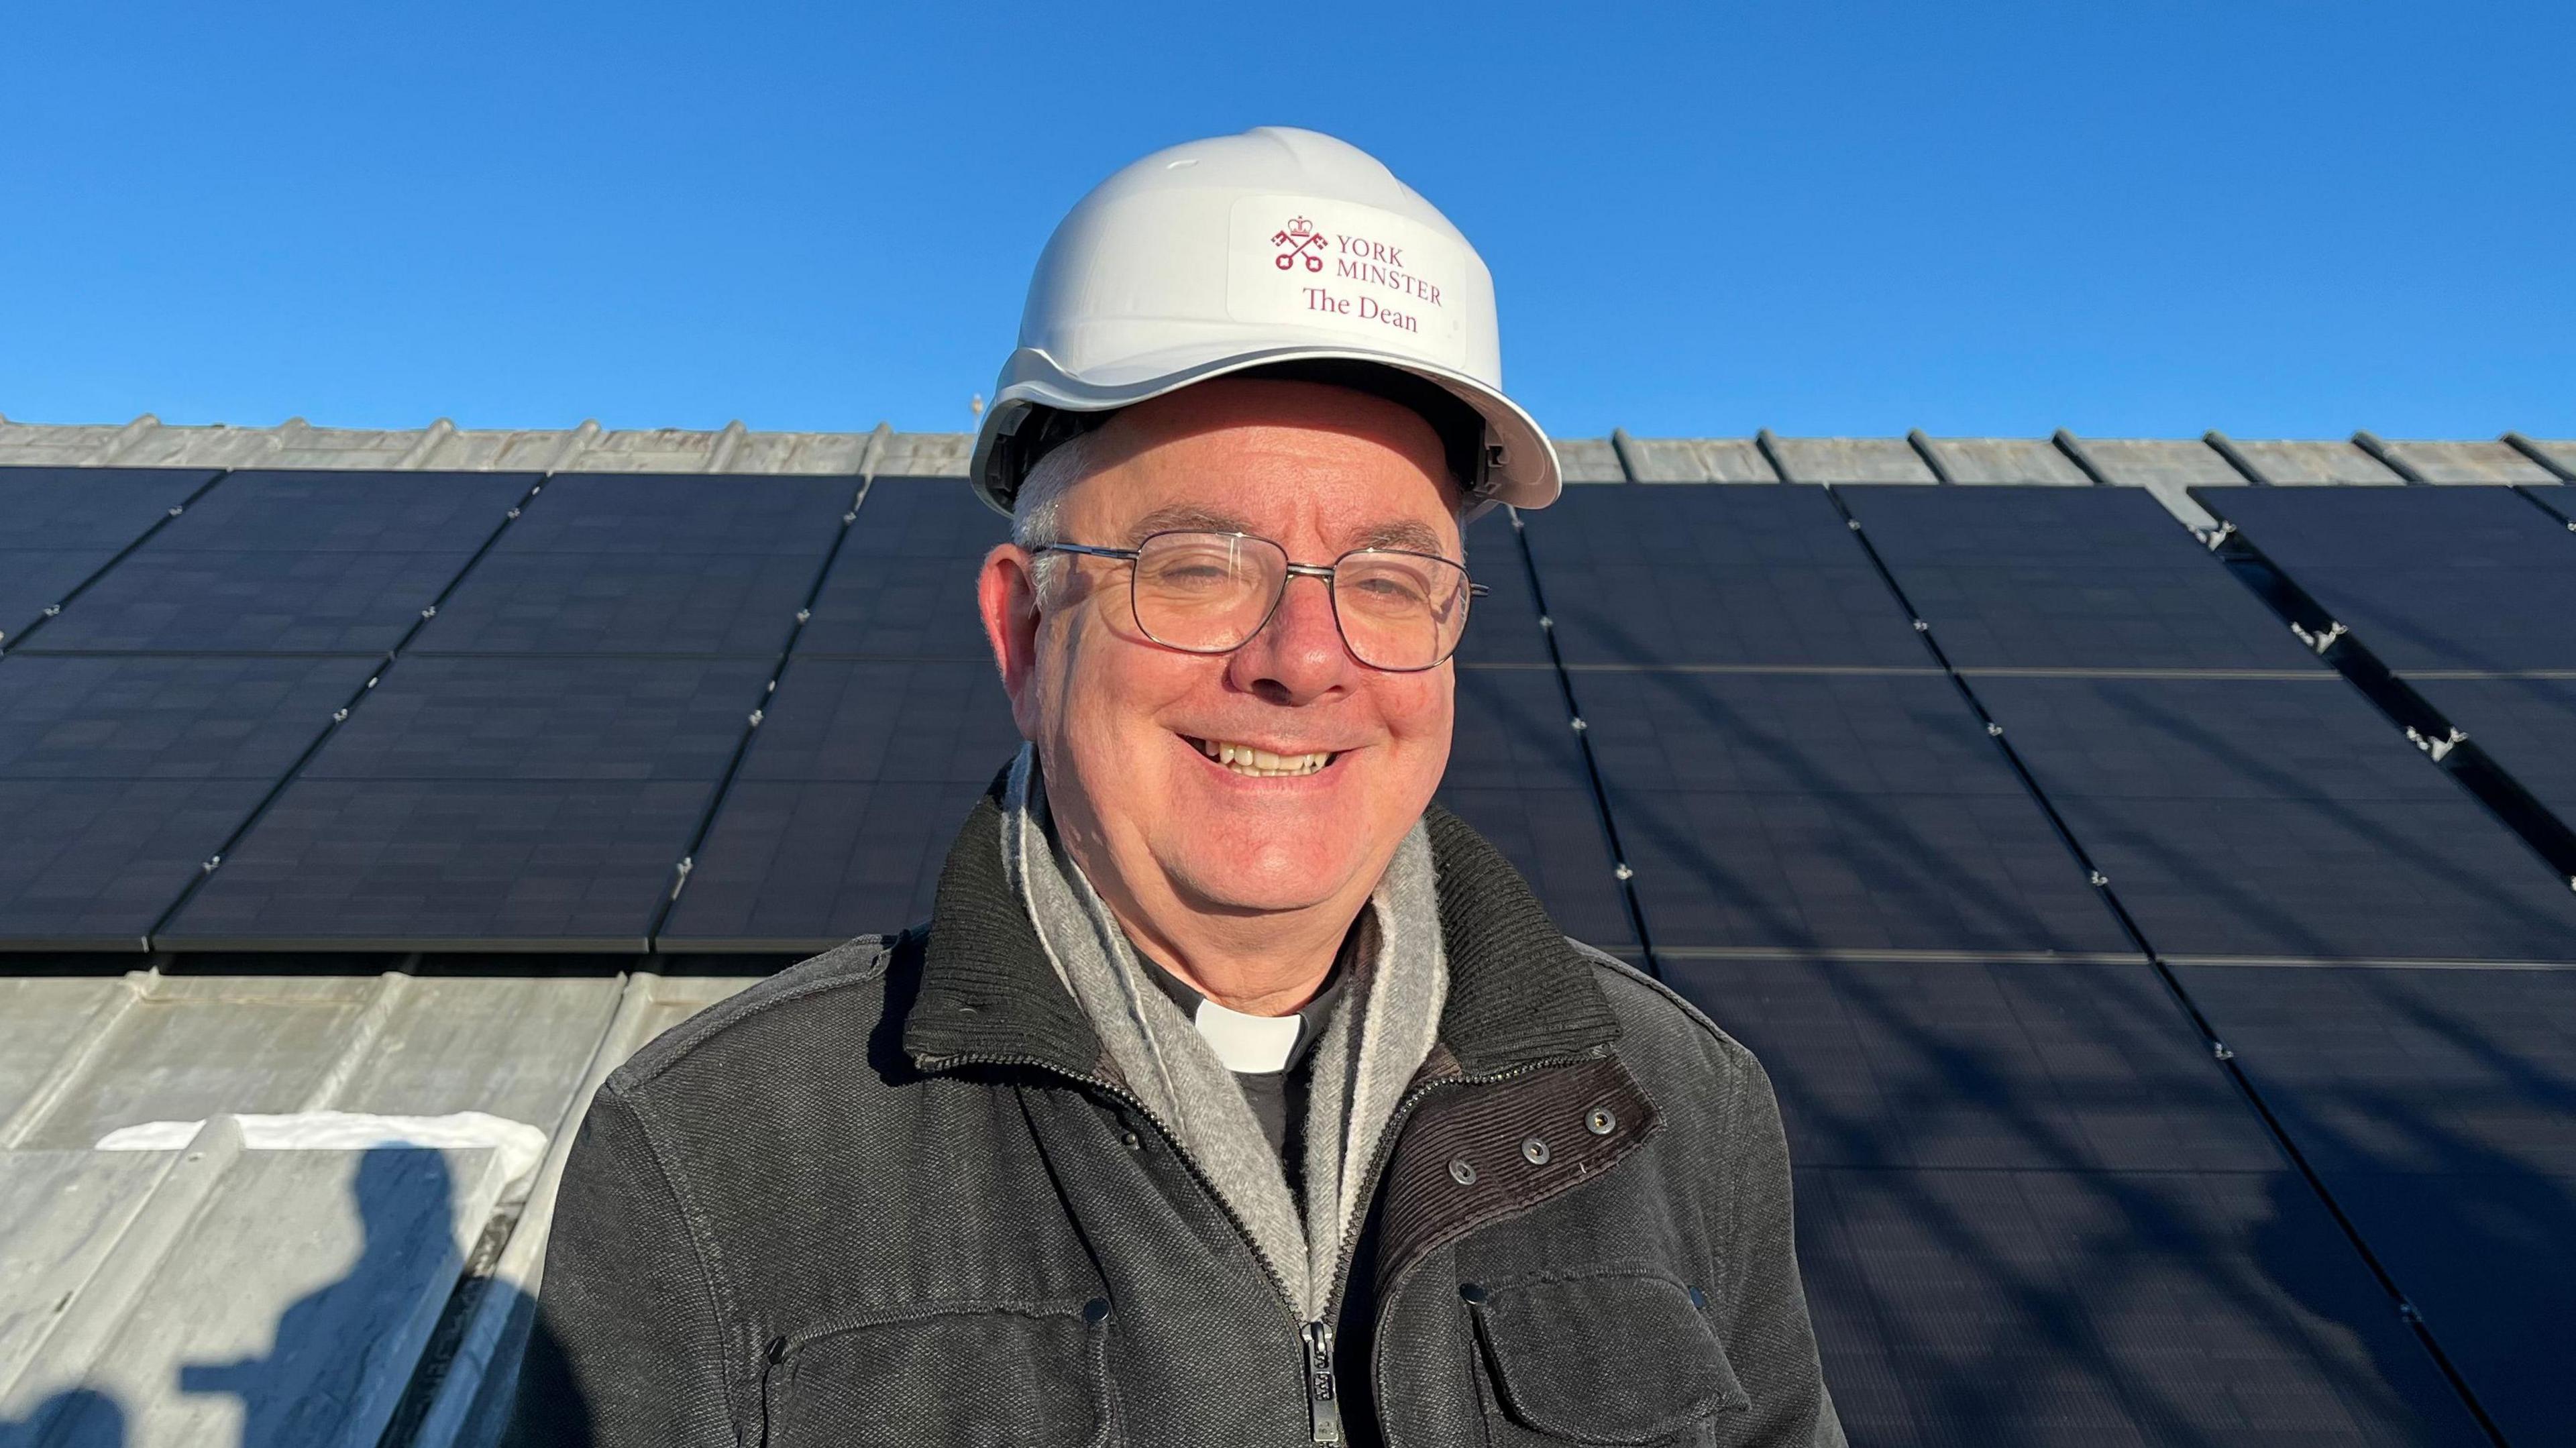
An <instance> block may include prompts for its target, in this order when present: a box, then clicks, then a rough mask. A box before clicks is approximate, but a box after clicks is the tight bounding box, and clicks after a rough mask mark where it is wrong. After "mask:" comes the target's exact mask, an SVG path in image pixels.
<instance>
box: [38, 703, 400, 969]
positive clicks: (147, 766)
mask: <svg viewBox="0 0 2576 1448" xmlns="http://www.w3.org/2000/svg"><path fill="white" fill-rule="evenodd" d="M370 667H371V665H370V663H369V661H367V660H364V659H294V658H289V659H263V658H196V659H173V658H95V657H85V658H62V657H53V656H48V655H43V654H33V653H27V654H16V655H12V656H11V657H9V658H8V659H7V660H5V661H0V819H6V820H8V821H9V824H10V828H9V829H8V831H7V832H6V834H5V836H0V944H7V945H14V946H15V948H19V949H43V948H81V947H108V948H116V947H129V946H138V945H139V944H140V942H141V941H142V939H143V937H144V936H145V935H146V934H147V933H148V932H149V931H150V930H151V929H152V926H153V924H154V922H156V921H157V920H159V919H160V917H161V914H162V912H163V911H164V910H166V909H168V908H169V906H170V904H171V903H172V902H173V901H175V900H177V899H178V897H179V894H180V892H181V891H182V890H183V889H185V888H186V887H187V885H188V883H189V882H190V881H191V880H194V879H195V878H196V876H197V872H198V867H199V865H201V864H202V863H203V862H204V861H205V860H206V858H207V857H208V856H210V855H213V854H214V853H215V852H216V851H218V850H220V849H221V848H222V847H223V844H224V841H225V840H227V839H229V838H230V837H231V835H232V833H233V831H234V830H235V829H237V828H238V827H239V826H240V824H241V822H242V821H243V820H244V819H246V818H248V817H249V815H250V812H251V811H252V809H253V808H255V807H256V806H257V804H258V803H259V801H260V799H261V798H262V797H264V796H265V795H266V794H267V793H268V791H269V789H270V787H271V785H272V784H273V782H274V781H275V780H276V779H277V778H279V777H280V776H281V775H283V774H284V773H285V772H286V771H287V769H288V768H290V767H291V766H292V765H293V764H294V762H295V761H296V759H297V758H298V757H299V756H301V755H302V754H303V752H304V750H305V749H306V747H307V746H309V745H310V744H311V743H312V742H313V740H314V738H315V737H316V736H318V735H319V734H320V733H321V732H322V731H323V729H325V728H326V727H328V725H329V722H330V716H331V712H332V711H333V710H335V709H337V708H339V707H340V705H341V704H342V703H343V702H345V701H346V700H347V699H348V698H349V696H350V695H351V694H352V693H353V692H355V691H356V690H357V688H358V686H359V685H360V684H361V683H362V682H363V681H364V680H365V678H366V676H367V673H368V670H369V668H370Z"/></svg>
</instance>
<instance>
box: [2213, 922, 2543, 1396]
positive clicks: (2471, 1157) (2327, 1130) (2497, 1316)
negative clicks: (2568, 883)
mask: <svg viewBox="0 0 2576 1448" xmlns="http://www.w3.org/2000/svg"><path fill="white" fill-rule="evenodd" d="M2182 979H2183V981H2184V983H2185V985H2186V987H2187V988H2188V989H2189V990H2190V991H2191V993H2192V996H2193V998H2194V999H2195V1000H2197V1001H2198V1002H2199V1003H2200V1004H2201V1007H2202V1009H2203V1010H2204V1011H2206V1012H2207V1013H2208V1015H2209V1018H2210V1020H2211V1022H2212V1024H2213V1026H2214V1027H2215V1028H2216V1029H2217V1030H2218V1031H2219V1032H2220V1033H2221V1034H2222V1035H2223V1037H2224V1039H2225V1040H2226V1041H2227V1042H2228V1044H2229V1045H2230V1046H2231V1047H2232V1048H2233V1049H2234V1050H2235V1051H2236V1054H2237V1060H2238V1062H2239V1064H2240V1065H2241V1066H2242V1067H2243V1069H2244V1070H2245V1071H2246V1072H2247V1074H2248V1075H2249V1076H2250V1077H2251V1078H2252V1079H2253V1081H2254V1083H2255V1085H2256V1086H2257V1087H2258V1089H2260V1090H2261V1091H2262V1092H2263V1096H2264V1100H2265V1101H2266V1102H2267V1103H2268V1104H2269V1105H2270V1106H2271V1108H2272V1110H2273V1111H2274V1112H2275V1113H2276V1114H2277V1115H2278V1116H2279V1117H2280V1119H2281V1121H2282V1124H2283V1126H2284V1127H2285V1128H2286V1129H2287V1130H2288V1132H2289V1134H2290V1137H2291V1139H2292V1140H2294V1141H2296V1142H2297V1143H2298V1144H2299V1148H2300V1150H2301V1151H2302V1152H2303V1153H2304V1154H2305V1155H2306V1156H2307V1158H2308V1160H2309V1161H2310V1162H2311V1163H2312V1164H2313V1165H2314V1166H2315V1167H2316V1169H2317V1170H2318V1171H2319V1172H2320V1173H2321V1174H2322V1175H2323V1176H2324V1178H2325V1180H2326V1183H2327V1185H2328V1187H2329V1189H2331V1190H2332V1191H2333V1192H2334V1194H2335V1197H2336V1200H2337V1201H2338V1202H2339V1203H2340V1204H2341V1205H2342V1206H2343V1208H2344V1210H2345V1211H2346V1212H2347V1213H2348V1214H2350V1215H2351V1217H2352V1219H2353V1221H2354V1223H2355V1224H2356V1225H2357V1226H2358V1227H2359V1229H2360V1231H2361V1233H2362V1235H2363V1237H2364V1239H2365V1240H2367V1241H2368V1242H2369V1243H2370V1244H2371V1248H2372V1250H2373V1251H2374V1252H2375V1253H2376V1254H2377V1255H2378V1256H2379V1258H2380V1260H2381V1261H2382V1262H2383V1263H2385V1264H2386V1266H2387V1268H2388V1270H2389V1272H2390V1274H2391V1275H2392V1276H2393V1277H2394V1278H2395V1279H2396V1281H2397V1284H2398V1286H2399V1287H2400V1288H2401V1289H2403V1290H2404V1291H2405V1293H2406V1294H2407V1296H2408V1297H2409V1298H2410V1299H2411V1300H2412V1301H2413V1302H2414V1303H2415V1305H2416V1306H2417V1307H2418V1308H2419V1309H2421V1311H2422V1312H2423V1314H2424V1320H2425V1323H2426V1325H2427V1327H2428V1328H2429V1329H2430V1330H2431V1332H2432V1334H2433V1337H2434V1339H2435V1340H2436V1341H2438V1342H2439V1343H2441V1345H2442V1348H2443V1351H2444V1352H2445V1353H2446V1354H2448V1355H2449V1357H2450V1358H2451V1360H2452V1362H2453V1363H2454V1364H2455V1365H2457V1367H2458V1368H2459V1370H2460V1373H2461V1375H2462V1376H2463V1377H2464V1378H2466V1379H2467V1381H2468V1384H2469V1386H2470V1388H2471V1389H2472V1390H2473V1391H2475V1392H2476V1394H2477V1395H2478V1399H2479V1401H2480V1402H2481V1403H2482V1404H2483V1405H2484V1406H2485V1407H2486V1409H2487V1411H2488V1412H2489V1413H2490V1414H2492V1415H2493V1416H2494V1417H2495V1419H2496V1422H2497V1425H2498V1426H2499V1427H2500V1428H2501V1429H2502V1430H2503V1432H2504V1435H2505V1437H2506V1438H2507V1439H2508V1440H2510V1441H2512V1442H2516V1443H2562V1442H2568V1441H2571V1439H2576V1398H2571V1397H2570V1396H2569V1395H2568V1394H2567V1392H2566V1391H2565V1385H2564V1378H2565V1366H2566V1363H2567V1362H2568V1360H2569V1358H2570V1356H2571V1354H2576V1327H2571V1326H2570V1323H2569V1319H2568V1315H2567V1310H2566V1305H2567V1303H2568V1302H2570V1301H2571V1300H2576V1260H2571V1259H2570V1257H2569V1256H2568V1253H2567V1251H2566V1244H2567V1242H2568V1241H2570V1240H2571V1239H2576V1024H2571V1023H2576V973H2570V972H2566V971H2535V970H2461V969H2450V970H2406V969H2277V968H2276V969H2261V968H2246V967H2235V968H2226V967H2218V968H2211V967H2202V968H2191V969H2186V970H2184V971H2183V972H2182Z"/></svg>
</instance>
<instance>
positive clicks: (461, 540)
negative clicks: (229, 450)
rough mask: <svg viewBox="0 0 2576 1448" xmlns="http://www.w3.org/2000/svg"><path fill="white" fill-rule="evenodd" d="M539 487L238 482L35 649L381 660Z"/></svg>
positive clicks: (105, 579)
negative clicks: (348, 656)
mask: <svg viewBox="0 0 2576 1448" xmlns="http://www.w3.org/2000/svg"><path fill="white" fill-rule="evenodd" d="M534 481H535V478H534V476H533V475H531V474H522V473H362V472H331V471H323V472H236V473H230V474H227V475H226V476H225V477H224V478H223V480H222V481H220V482H218V483H216V484H215V485H214V486H213V487H212V488H210V489H208V490H207V491H206V493H205V495H204V496H203V497H201V498H199V499H198V500H197V501H196V503H195V504H194V505H192V506H191V507H190V508H189V509H188V511H187V512H186V513H184V514H182V515H181V516H179V517H178V518H176V519H173V520H172V521H171V523H170V524H169V526H167V527H165V528H163V529H161V530H160V531H159V532H157V533H155V534H154V535H153V536H152V538H151V540H150V541H149V542H147V543H145V544H144V545H143V546H142V547H140V548H138V549H136V550H135V551H134V553H133V554H132V555H130V556H129V557H127V558H126V559H124V560H123V561H122V562H120V563H118V564H117V565H116V566H115V567H114V568H111V569H109V570H108V571H107V573H106V574H104V575H103V576H101V577H100V578H99V580H98V581H97V582H96V583H95V584H93V585H92V586H91V587H90V588H89V589H87V590H86V591H85V592H83V593H82V594H81V596H80V597H79V598H78V599H76V600H74V601H73V602H72V603H71V604H70V605H69V606H68V607H66V608H65V609H64V610H63V612H62V614H61V616H60V617H58V618H55V619H54V620H53V621H52V622H50V623H48V624H47V625H46V626H45V627H44V628H43V629H42V630H41V631H39V632H38V633H37V634H36V635H35V637H34V638H33V639H31V640H30V641H29V644H28V647H30V648H31V649H33V650H35V651H38V652H65V651H82V650H102V649H107V650H157V651H191V652H193V651H217V650H221V651H255V652H294V653H381V652H383V651H385V650H387V649H390V648H392V647H393V646H394V645H395V644H396V643H398V642H399V641H400V640H401V639H402V636H403V634H404V633H405V632H406V631H408V630H409V629H410V628H411V627H412V625H413V624H415V623H416V622H418V621H419V618H420V614H421V610H422V609H424V608H427V607H429V605H430V604H431V603H433V602H434V601H435V600H436V599H437V597H438V595H439V593H440V591H441V590H443V589H445V588H446V587H447V585H448V584H449V583H450V582H451V581H453V580H454V579H455V577H456V575H457V572H458V570H460V569H461V568H463V567H464V565H465V562H466V560H467V559H468V558H470V557H471V556H472V555H473V551H474V550H475V549H476V548H478V547H481V546H482V544H483V541H484V540H485V539H486V538H488V537H490V536H491V535H492V531H493V530H494V529H495V528H497V527H499V526H500V525H501V522H502V520H503V517H504V514H505V513H506V512H507V510H508V509H509V507H510V505H511V504H513V503H515V502H517V501H518V500H519V499H520V497H521V496H523V495H524V494H525V493H526V492H527V490H528V485H529V484H530V483H532V482H534Z"/></svg>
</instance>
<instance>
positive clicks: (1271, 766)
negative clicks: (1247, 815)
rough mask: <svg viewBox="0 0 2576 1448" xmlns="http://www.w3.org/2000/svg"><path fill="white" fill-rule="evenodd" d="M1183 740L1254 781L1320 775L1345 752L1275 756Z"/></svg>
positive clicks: (1239, 746) (1236, 746)
mask: <svg viewBox="0 0 2576 1448" xmlns="http://www.w3.org/2000/svg"><path fill="white" fill-rule="evenodd" d="M1181 737H1182V738H1183V739H1187V740H1189V743H1190V747H1191V748H1193V749H1196V750H1197V751H1198V752H1199V753H1201V754H1204V755H1206V756H1207V757H1208V758H1209V759H1210V760H1212V761H1214V762H1215V763H1216V764H1218V765H1220V766H1222V767H1224V768H1225V769H1228V770H1231V771H1233V772H1234V773H1236V774H1240V775H1244V776H1247V777H1249V778H1253V779H1294V778H1297V777H1299V776H1302V775H1308V774H1320V773H1322V772H1323V771H1324V770H1326V769H1329V768H1331V767H1332V764H1333V761H1335V760H1337V759H1340V758H1341V757H1342V754H1343V753H1344V752H1345V751H1341V750H1311V751H1308V752H1306V753H1303V754H1274V753H1272V752H1271V751H1270V750H1267V749H1257V748H1255V747H1253V746H1252V745H1249V744H1237V743H1235V742H1233V741H1232V740H1227V739H1194V738H1191V737H1190V736H1189V735H1186V734H1184V735H1182V736H1181Z"/></svg>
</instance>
